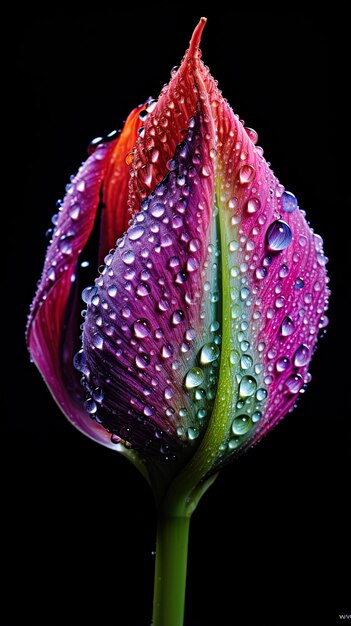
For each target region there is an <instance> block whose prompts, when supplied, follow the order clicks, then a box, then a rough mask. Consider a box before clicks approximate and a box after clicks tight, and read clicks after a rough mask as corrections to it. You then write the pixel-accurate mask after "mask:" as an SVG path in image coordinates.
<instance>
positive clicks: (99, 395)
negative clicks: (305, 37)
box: [93, 387, 105, 403]
mask: <svg viewBox="0 0 351 626" xmlns="http://www.w3.org/2000/svg"><path fill="white" fill-rule="evenodd" d="M104 397H105V394H104V392H103V390H102V389H101V387H96V389H94V391H93V399H94V400H95V401H96V402H99V403H101V402H102V401H103V399H104Z"/></svg>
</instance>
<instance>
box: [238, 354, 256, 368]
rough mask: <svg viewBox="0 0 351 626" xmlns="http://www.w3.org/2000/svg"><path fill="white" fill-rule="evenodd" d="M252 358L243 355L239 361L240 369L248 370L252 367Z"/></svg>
mask: <svg viewBox="0 0 351 626" xmlns="http://www.w3.org/2000/svg"><path fill="white" fill-rule="evenodd" d="M252 363H253V361H252V358H251V356H250V355H249V354H243V355H242V357H241V359H240V367H241V369H243V370H248V369H250V367H252Z"/></svg>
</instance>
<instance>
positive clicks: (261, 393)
mask: <svg viewBox="0 0 351 626" xmlns="http://www.w3.org/2000/svg"><path fill="white" fill-rule="evenodd" d="M267 395H268V394H267V390H266V389H263V388H262V387H260V389H257V391H256V400H257V401H258V402H263V400H265V399H266V398H267Z"/></svg>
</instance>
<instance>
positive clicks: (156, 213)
mask: <svg viewBox="0 0 351 626" xmlns="http://www.w3.org/2000/svg"><path fill="white" fill-rule="evenodd" d="M164 212H165V207H164V206H163V204H161V203H160V202H157V203H156V204H154V205H153V207H152V209H151V215H152V216H153V217H162V215H164Z"/></svg>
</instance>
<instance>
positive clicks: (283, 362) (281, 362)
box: [275, 356, 290, 372]
mask: <svg viewBox="0 0 351 626" xmlns="http://www.w3.org/2000/svg"><path fill="white" fill-rule="evenodd" d="M289 365H290V361H289V359H288V357H286V356H282V357H280V358H279V359H278V360H277V362H276V364H275V367H276V370H277V372H285V370H286V369H287V368H288V367H289Z"/></svg>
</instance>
